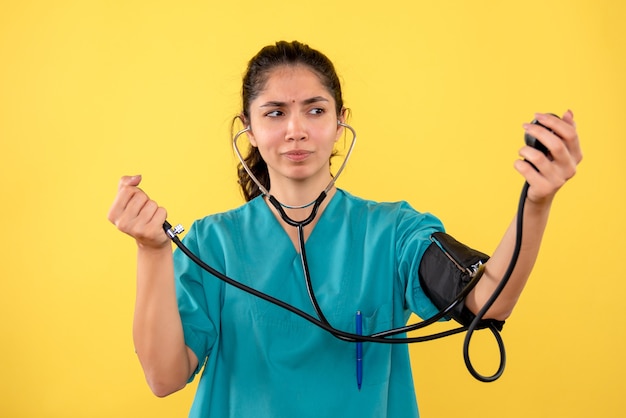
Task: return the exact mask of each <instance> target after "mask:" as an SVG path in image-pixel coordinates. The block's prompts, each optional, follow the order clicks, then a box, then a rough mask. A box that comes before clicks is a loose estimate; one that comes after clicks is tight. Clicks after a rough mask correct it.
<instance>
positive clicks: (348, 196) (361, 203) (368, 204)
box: [337, 189, 420, 213]
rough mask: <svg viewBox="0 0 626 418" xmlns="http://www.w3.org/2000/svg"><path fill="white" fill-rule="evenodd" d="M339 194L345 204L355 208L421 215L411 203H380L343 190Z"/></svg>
mask: <svg viewBox="0 0 626 418" xmlns="http://www.w3.org/2000/svg"><path fill="white" fill-rule="evenodd" d="M337 192H338V193H340V194H341V196H342V198H343V199H344V200H345V204H347V205H351V206H353V207H355V208H363V209H368V210H373V211H382V212H391V213H396V212H397V211H404V210H407V211H411V212H415V213H420V212H418V211H417V210H416V209H414V208H413V206H411V204H410V203H409V202H407V201H406V200H396V201H379V200H373V199H366V198H363V197H359V196H356V195H353V194H352V193H350V192H347V191H346V190H343V189H337Z"/></svg>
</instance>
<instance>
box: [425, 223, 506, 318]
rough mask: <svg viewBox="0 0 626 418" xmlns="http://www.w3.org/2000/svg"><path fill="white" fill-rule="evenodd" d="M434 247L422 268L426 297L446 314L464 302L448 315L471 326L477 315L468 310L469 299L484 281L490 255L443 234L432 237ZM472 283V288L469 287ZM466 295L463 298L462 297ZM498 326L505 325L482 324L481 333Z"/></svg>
mask: <svg viewBox="0 0 626 418" xmlns="http://www.w3.org/2000/svg"><path fill="white" fill-rule="evenodd" d="M430 239H431V241H432V243H431V244H430V245H429V246H428V248H427V249H426V252H425V253H424V256H423V257H422V261H421V262H420V266H419V280H420V284H421V286H422V289H424V293H426V296H428V297H429V298H430V300H431V301H432V302H433V304H434V305H435V306H436V307H437V308H438V309H439V310H444V309H446V308H448V307H449V306H450V304H451V303H452V302H454V301H455V300H456V299H460V300H459V301H458V302H457V303H456V304H455V305H454V306H453V307H452V309H450V311H449V312H448V313H447V314H446V316H447V317H448V319H449V318H452V319H454V320H455V321H457V322H458V323H460V324H462V325H464V326H469V325H470V324H471V323H472V321H473V320H474V318H475V315H474V314H473V313H472V312H471V311H470V310H469V309H467V307H466V306H465V303H464V301H465V296H467V293H469V291H470V290H471V289H472V288H473V285H475V284H476V282H477V281H478V280H479V279H480V276H482V274H483V271H484V263H485V262H486V261H487V260H488V259H489V256H488V255H487V254H484V253H481V252H480V251H476V250H474V249H472V248H470V247H468V246H466V245H464V244H462V243H460V242H458V241H457V240H455V239H454V238H453V237H451V236H450V235H448V234H446V233H443V232H436V233H434V234H432V235H431V238H430ZM470 282H472V286H471V287H468V284H470ZM462 293H465V296H462V297H461V298H460V297H459V295H461V294H462ZM489 325H495V327H496V328H497V329H498V330H501V329H502V326H503V325H504V321H497V320H494V319H484V320H481V322H480V323H479V326H478V327H477V329H480V328H486V327H488V326H489Z"/></svg>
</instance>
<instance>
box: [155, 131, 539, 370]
mask: <svg viewBox="0 0 626 418" xmlns="http://www.w3.org/2000/svg"><path fill="white" fill-rule="evenodd" d="M337 124H338V125H339V126H342V127H344V128H346V129H348V130H349V131H350V132H351V133H352V141H351V143H350V146H349V148H348V151H347V152H346V156H345V158H344V161H343V163H342V164H341V166H340V167H339V169H338V170H337V173H336V174H335V175H334V176H333V178H332V180H331V181H330V183H329V184H328V185H327V186H326V188H325V189H324V190H323V191H322V192H321V193H320V195H319V196H318V197H317V199H315V200H313V201H311V202H309V203H307V204H304V205H301V206H289V205H285V204H283V203H281V202H279V201H278V200H277V199H276V198H275V197H274V196H272V195H271V194H270V192H269V191H268V190H267V189H266V188H265V187H264V186H263V185H262V184H261V183H260V182H259V180H258V179H257V178H256V176H255V175H254V174H253V173H252V171H251V170H250V168H249V167H248V165H247V164H246V163H245V161H244V158H243V156H242V154H241V152H240V151H239V147H238V146H237V140H238V139H239V137H240V136H241V135H243V134H244V133H246V132H248V131H250V127H249V126H248V127H246V128H244V129H242V130H240V131H238V132H237V133H235V135H234V136H233V141H232V143H233V149H234V151H235V154H236V155H237V158H238V159H239V161H240V163H241V164H242V167H243V168H244V170H245V171H246V172H247V173H248V175H249V176H250V178H251V179H252V181H254V183H255V184H256V185H257V186H258V187H259V190H260V191H261V194H262V195H263V197H265V198H266V199H267V200H268V201H269V202H270V203H271V204H272V206H274V207H275V208H276V210H277V211H278V213H279V214H280V217H281V218H282V219H283V220H284V221H285V222H286V223H287V224H289V225H290V226H293V227H295V228H296V229H297V232H298V246H299V250H300V259H301V263H302V268H303V272H304V280H305V284H306V288H307V292H308V295H309V299H310V301H311V304H312V305H313V309H314V310H315V313H316V315H317V317H315V316H313V315H311V314H309V313H307V312H305V311H303V310H301V309H299V308H297V307H295V306H293V305H291V304H289V303H287V302H285V301H283V300H280V299H277V298H275V297H273V296H270V295H268V294H266V293H263V292H261V291H259V290H257V289H254V288H252V287H250V286H247V285H245V284H243V283H241V282H238V281H236V280H234V279H232V278H230V277H228V276H226V275H225V274H223V273H221V272H219V271H217V270H215V269H214V268H213V267H211V266H209V265H207V264H206V263H205V262H203V261H202V260H201V259H200V258H199V257H198V256H196V255H195V254H194V253H193V252H192V251H191V250H189V249H188V248H187V247H186V246H185V245H184V244H183V243H182V241H181V240H180V239H179V238H178V236H177V235H179V234H180V233H182V232H183V231H184V228H183V227H182V226H181V225H177V226H175V227H172V226H171V224H170V223H169V222H167V221H165V223H164V224H163V229H164V230H165V232H166V234H167V235H168V237H169V238H170V239H171V240H172V241H173V242H174V244H176V246H177V247H178V248H179V249H180V250H181V251H182V252H183V253H184V254H185V255H187V256H188V257H189V258H190V259H191V260H192V261H193V262H194V263H196V264H197V265H198V266H199V267H201V268H202V269H203V270H205V271H207V272H208V273H210V274H211V275H213V276H215V277H217V278H218V279H220V280H222V281H224V282H225V283H227V284H229V285H231V286H234V287H236V288H238V289H240V290H243V291H244V292H247V293H249V294H251V295H253V296H256V297H259V298H261V299H263V300H265V301H267V302H270V303H272V304H274V305H277V306H279V307H281V308H283V309H286V310H288V311H290V312H292V313H293V314H295V315H297V316H299V317H301V318H303V319H305V320H307V321H309V322H310V323H312V324H313V325H316V326H317V327H319V328H321V329H323V330H325V331H327V332H328V333H330V334H331V335H333V336H334V337H336V338H338V339H340V340H343V341H347V342H353V343H360V342H373V343H384V344H410V343H419V342H425V341H431V340H435V339H439V338H443V337H447V336H450V335H454V334H458V333H461V332H463V331H467V333H466V335H465V340H464V343H463V358H464V360H465V365H466V367H467V369H468V371H469V372H470V374H472V376H474V377H475V378H476V379H477V380H479V381H482V382H492V381H495V380H497V379H498V378H499V377H500V376H501V375H502V374H503V372H504V367H505V364H506V352H505V349H504V342H503V340H502V336H501V335H500V332H499V329H498V328H497V327H496V326H495V325H494V324H492V323H489V322H488V323H487V325H486V326H485V325H484V324H482V323H481V322H482V318H483V317H484V315H485V313H486V312H487V311H488V310H489V308H490V307H491V306H492V305H493V303H494V302H495V300H496V299H497V297H498V296H499V295H500V293H501V292H502V290H503V289H504V286H505V285H506V283H507V282H508V280H509V278H510V277H511V274H512V273H513V269H514V268H515V265H516V263H517V259H518V257H519V253H520V249H521V243H522V226H523V216H522V214H523V212H524V203H525V200H526V195H527V191H528V187H529V185H528V182H526V183H525V184H524V188H523V189H522V193H521V196H520V201H519V205H518V216H517V220H516V227H517V235H516V240H515V248H514V250H513V255H512V256H511V261H510V263H509V266H508V268H507V270H506V272H505V274H504V276H503V278H502V280H501V281H500V283H499V285H498V286H497V287H496V289H495V290H494V292H493V294H492V295H491V297H490V298H489V300H488V301H487V302H486V303H485V305H484V306H483V308H482V309H481V310H480V311H479V312H478V313H477V314H476V316H475V318H474V319H473V321H472V322H471V323H470V325H469V326H462V327H458V328H454V329H451V330H446V331H442V332H438V333H435V334H430V335H424V336H418V337H403V338H389V337H393V336H395V335H398V334H405V333H407V332H411V331H416V330H418V329H421V328H424V327H426V326H428V325H431V324H434V323H436V322H438V321H439V320H440V319H442V318H444V317H446V316H448V315H449V313H450V312H451V311H452V310H453V309H454V307H455V306H456V305H458V304H459V303H461V302H462V301H463V300H464V299H465V297H466V296H467V295H468V294H469V293H470V291H471V290H472V289H473V288H474V287H475V286H476V284H477V283H478V280H479V279H480V277H481V276H482V272H481V274H476V275H474V277H473V278H472V279H471V280H470V282H469V283H468V284H467V285H466V286H465V287H464V288H463V290H462V291H461V292H459V294H458V295H457V296H456V297H455V299H454V300H453V301H452V302H450V304H449V305H448V306H447V307H445V308H444V309H441V310H440V311H439V312H437V313H436V314H435V315H433V316H432V317H430V318H428V319H425V320H423V321H420V322H418V323H415V324H410V325H406V326H403V327H398V328H393V329H389V330H386V331H382V332H377V333H375V334H371V335H360V334H355V333H351V332H346V331H343V330H340V329H337V328H335V327H333V326H332V325H331V324H330V323H329V322H328V320H327V319H326V317H325V316H324V313H323V312H322V309H321V307H320V306H319V303H318V302H317V298H316V296H315V292H314V291H313V285H312V282H311V275H310V272H309V265H308V262H307V256H306V246H305V243H304V227H305V226H306V225H308V224H310V223H311V222H312V221H313V220H314V219H315V216H316V215H317V212H318V210H319V207H320V205H321V204H322V202H323V201H324V199H325V198H326V196H327V194H328V192H329V191H330V190H331V189H332V187H334V185H335V183H336V181H337V179H338V178H339V176H340V174H341V173H342V171H343V169H344V168H345V166H346V164H347V162H348V160H349V158H350V156H351V154H352V151H353V149H354V145H355V144H356V139H357V135H356V132H355V130H354V129H353V128H352V127H351V126H350V125H348V124H346V123H344V122H341V121H337ZM310 206H312V210H311V214H310V215H309V216H308V217H307V218H306V219H304V220H302V221H296V220H294V219H292V218H290V217H289V216H288V215H287V213H286V212H285V208H287V209H302V208H306V207H310ZM485 327H486V328H488V329H489V330H490V331H491V332H492V334H493V335H494V337H495V339H496V342H497V344H498V348H499V352H500V364H499V366H498V369H497V371H496V372H495V373H494V374H493V375H491V376H484V375H481V374H480V373H478V372H477V371H476V369H475V368H474V366H473V365H472V362H471V359H470V355H469V343H470V340H471V337H472V335H473V333H474V331H476V330H478V329H481V328H485Z"/></svg>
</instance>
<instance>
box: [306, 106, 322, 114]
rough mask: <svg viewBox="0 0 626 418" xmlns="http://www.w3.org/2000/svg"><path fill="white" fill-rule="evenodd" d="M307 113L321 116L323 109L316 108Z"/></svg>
mask: <svg viewBox="0 0 626 418" xmlns="http://www.w3.org/2000/svg"><path fill="white" fill-rule="evenodd" d="M309 113H311V114H314V115H321V114H322V113H324V109H322V108H321V107H316V108H314V109H311V110H310V111H309Z"/></svg>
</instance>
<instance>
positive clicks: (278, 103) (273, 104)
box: [260, 96, 328, 107]
mask: <svg viewBox="0 0 626 418" xmlns="http://www.w3.org/2000/svg"><path fill="white" fill-rule="evenodd" d="M317 102H328V99H327V98H325V97H323V96H315V97H311V98H308V99H305V100H303V101H302V104H304V105H308V104H312V103H317ZM286 105H287V102H281V101H278V100H270V101H268V102H265V103H263V104H262V105H261V106H260V107H284V106H286Z"/></svg>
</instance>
